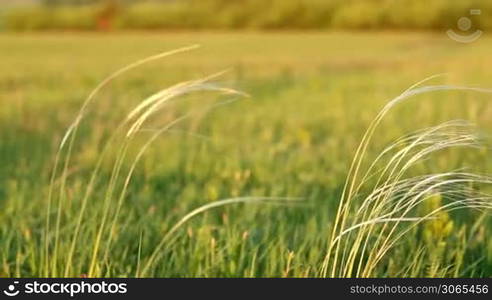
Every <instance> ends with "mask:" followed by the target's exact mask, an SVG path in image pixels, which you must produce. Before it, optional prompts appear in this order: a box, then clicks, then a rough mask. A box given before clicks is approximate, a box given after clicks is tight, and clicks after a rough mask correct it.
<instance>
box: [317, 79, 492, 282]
mask: <svg viewBox="0 0 492 300" xmlns="http://www.w3.org/2000/svg"><path fill="white" fill-rule="evenodd" d="M433 78H434V77H431V78H428V79H426V80H424V81H421V82H419V83H417V84H416V85H414V86H412V87H411V88H410V89H408V90H406V91H405V92H404V93H402V94H401V95H400V96H398V97H396V98H395V99H393V100H391V101H390V102H388V104H386V106H384V107H383V109H382V110H381V111H380V112H379V114H378V115H377V116H376V118H375V119H374V120H373V121H372V122H371V124H370V125H369V127H368V129H367V130H366V132H365V134H364V135H363V137H362V141H361V142H360V144H359V147H358V148H357V151H356V153H355V156H354V159H353V161H352V164H351V167H350V169H349V172H348V175H347V179H346V181H345V186H344V189H343V192H342V196H341V199H340V203H339V206H338V211H337V214H336V217H335V223H334V227H333V231H332V235H331V237H330V242H329V250H328V252H327V255H326V257H325V259H324V261H323V264H322V266H321V276H323V277H326V276H331V277H353V276H355V277H359V276H363V277H369V276H373V275H374V270H375V268H376V266H377V264H378V263H379V262H380V261H381V260H382V258H383V256H384V255H385V254H386V253H387V252H388V251H389V250H390V249H391V248H392V247H393V246H394V245H395V243H396V242H397V241H398V240H399V239H400V238H401V237H402V236H403V235H404V234H405V233H407V232H408V231H409V230H411V228H413V227H415V226H416V225H417V224H420V223H422V222H424V221H426V220H431V219H434V218H436V217H437V216H438V213H439V212H442V211H452V210H455V209H459V208H463V207H470V208H477V209H489V208H492V201H491V200H492V198H491V196H490V195H487V194H483V193H479V192H477V191H475V190H474V189H472V188H469V187H468V186H470V185H478V184H482V185H485V184H490V183H492V179H491V178H490V177H488V176H485V175H477V174H472V173H466V172H461V171H451V172H445V173H436V174H426V175H424V176H417V177H409V178H408V172H409V170H410V169H411V167H412V166H415V165H416V164H417V163H419V162H421V161H423V160H425V159H427V158H428V157H429V156H430V155H431V154H433V153H436V152H438V151H442V150H444V149H449V148H456V147H475V148H477V147H480V146H481V145H482V144H481V141H480V139H479V137H478V136H477V135H476V134H475V132H474V130H473V126H471V124H469V123H467V122H465V121H461V120H457V121H450V122H446V123H443V124H440V125H437V126H435V127H431V128H427V129H423V130H419V131H417V132H415V133H413V134H410V135H407V136H404V137H402V138H400V139H399V140H397V141H396V142H394V143H393V144H391V145H390V146H389V147H387V148H386V149H384V150H383V151H382V152H381V153H380V154H379V155H378V156H377V157H376V159H375V160H374V161H373V162H372V163H371V164H370V165H369V167H368V168H367V169H366V170H365V171H364V169H363V164H364V162H365V158H366V156H367V149H368V146H369V145H370V143H371V141H372V138H373V136H374V134H375V132H376V129H377V128H378V126H379V125H380V123H381V121H382V120H383V118H384V117H385V116H386V115H387V114H388V113H389V112H390V111H391V110H392V109H393V108H394V107H395V106H396V105H397V104H400V103H402V102H404V101H406V100H408V99H410V98H411V97H413V96H417V95H421V94H424V93H428V92H433V91H476V92H486V93H491V92H492V91H490V90H487V89H480V88H470V87H460V86H447V85H441V86H424V87H419V85H421V84H422V83H424V82H425V81H427V80H429V79H433ZM380 164H383V167H381V168H379V169H377V166H378V165H380ZM371 182H374V183H373V184H371ZM457 186H458V189H457ZM371 187H372V188H371ZM369 191H371V192H369ZM368 192H369V193H368ZM367 193H368V194H367ZM435 194H438V195H439V196H440V197H443V198H446V200H448V201H449V203H448V204H445V205H441V206H439V207H438V208H437V209H435V210H433V211H431V212H430V213H428V214H426V215H419V214H416V213H415V211H416V209H417V208H418V207H419V205H421V204H422V203H424V202H425V201H426V200H427V199H429V198H431V197H433V195H435ZM364 195H366V196H364ZM402 224H407V226H403V225H402Z"/></svg>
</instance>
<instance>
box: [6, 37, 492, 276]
mask: <svg viewBox="0 0 492 300" xmlns="http://www.w3.org/2000/svg"><path fill="white" fill-rule="evenodd" d="M195 44H199V45H200V47H198V48H196V49H193V50H189V51H184V52H182V53H177V54H175V55H171V56H168V57H163V58H161V59H157V60H153V61H151V62H149V63H146V64H142V65H141V66H139V67H137V68H134V69H132V70H130V71H129V72H126V73H124V74H122V75H121V76H119V77H118V78H116V79H115V80H113V81H111V82H110V83H109V84H108V85H106V86H105V87H104V88H103V89H102V90H101V91H100V93H98V94H97V95H95V97H94V98H93V100H92V101H91V102H90V103H89V105H88V106H87V110H86V111H85V114H84V117H83V119H81V122H80V125H79V126H78V129H77V132H76V134H72V135H70V136H69V137H68V142H67V143H65V145H64V147H63V148H62V149H61V150H59V149H60V143H61V141H62V140H63V138H64V135H65V133H66V131H67V129H68V128H69V126H70V125H71V124H72V123H73V122H74V120H75V119H76V117H77V114H78V112H79V109H80V107H81V106H82V105H83V103H84V100H85V99H86V98H87V96H88V95H89V93H90V92H91V90H92V89H94V88H95V87H96V86H97V85H98V84H99V83H100V82H102V81H103V80H104V78H106V77H107V76H109V75H110V74H111V73H113V72H114V71H116V70H118V69H120V68H121V67H124V66H126V65H128V64H130V63H132V62H134V61H138V60H139V59H143V58H145V57H149V56H152V55H155V54H158V53H161V52H164V51H170V50H173V49H177V48H180V47H185V46H190V45H195ZM491 47H492V39H491V38H490V37H488V36H486V35H484V36H483V37H482V38H480V39H479V40H478V41H476V42H474V43H471V44H461V43H457V42H455V41H453V40H451V39H449V38H448V37H447V36H446V34H445V33H444V32H442V33H441V32H435V33H412V32H366V33H355V32H330V33H321V32H318V33H317V32H310V33H307V32H295V31H292V32H284V33H279V32H277V33H276V32H271V33H254V32H242V33H207V32H174V33H172V32H171V33H157V32H156V33H141V32H133V33H132V32H127V33H108V34H104V33H99V34H98V33H70V34H68V33H66V34H64V33H42V34H39V33H38V34H30V33H24V34H13V33H10V34H9V33H4V34H1V35H0V55H1V59H0V70H1V72H0V276H2V277H12V276H21V277H27V276H29V277H38V276H71V277H81V276H89V277H96V276H104V277H134V276H137V277H145V276H156V277H194V276H199V277H217V276H219V277H318V276H331V275H334V276H350V275H352V276H354V275H357V276H371V277H395V276H404V277H417V276H419V277H436V276H444V277H460V276H473V277H487V276H491V275H492V240H491V239H490V238H489V236H490V234H491V233H492V232H491V230H492V227H491V225H492V222H491V220H490V218H489V217H488V214H489V213H490V211H488V212H487V210H486V209H485V210H480V209H474V208H463V209H459V210H452V211H450V212H447V211H440V212H439V213H438V214H437V217H435V218H430V219H427V220H423V221H422V222H420V223H419V224H418V226H415V227H413V228H410V229H409V230H408V231H406V232H405V233H404V234H402V236H401V238H399V239H398V241H397V242H396V243H395V244H394V245H392V247H391V248H390V249H388V251H387V252H386V253H385V255H384V256H382V257H381V258H380V259H379V260H378V261H377V264H375V265H374V266H373V267H371V268H369V269H368V270H367V272H358V271H356V270H355V269H354V270H353V271H352V270H350V269H349V270H348V271H346V272H345V271H344V272H338V271H337V272H335V273H331V271H330V272H324V270H323V264H324V262H326V259H325V258H326V257H327V253H328V251H329V250H330V245H331V242H330V241H333V239H334V236H333V233H332V232H333V229H334V228H333V227H334V224H335V220H336V218H337V209H338V205H339V203H340V199H341V197H342V191H343V188H344V183H345V180H346V178H347V176H348V175H349V170H350V165H351V162H352V159H353V158H354V156H355V155H356V151H357V147H358V145H359V143H360V141H361V139H362V138H363V135H364V132H365V130H366V129H367V128H368V126H369V125H370V123H371V121H372V120H373V119H374V118H375V117H376V115H377V114H378V112H379V111H380V110H381V109H382V108H383V106H384V105H385V104H386V103H388V101H390V100H391V99H393V98H395V97H397V96H398V95H400V94H401V93H402V92H403V91H405V90H406V89H407V88H409V87H410V86H412V85H413V84H415V83H417V82H418V81H420V80H422V79H425V78H427V77H429V76H431V75H435V74H442V75H441V76H439V77H437V78H434V79H431V80H430V81H428V82H425V83H423V85H442V84H446V85H457V86H472V87H484V88H487V87H491V86H492V82H491V80H490V79H491V78H492V77H491V75H492V60H491V59H490V49H491ZM222 71H225V72H223V73H222ZM209 76H212V77H210V78H209V84H210V85H208V83H207V84H205V89H206V90H202V89H201V88H200V89H197V90H196V91H194V90H191V92H189V93H188V92H186V93H184V94H183V95H181V94H179V95H178V97H176V98H175V99H173V100H172V101H169V102H167V103H166V104H165V105H163V106H162V107H159V109H158V110H157V111H156V112H155V113H153V114H152V115H151V116H149V118H148V119H146V120H145V123H144V124H142V126H140V127H139V130H138V131H137V132H136V133H135V134H133V135H131V139H129V138H128V136H129V134H128V133H127V132H126V131H125V130H127V129H125V128H123V129H122V128H121V127H120V126H121V125H120V124H122V123H121V122H122V121H124V120H125V119H126V118H127V116H128V114H129V113H130V112H131V111H132V110H133V109H134V108H135V107H136V106H137V105H139V103H142V101H144V99H146V98H148V97H149V96H151V95H153V94H154V93H156V92H159V91H161V90H162V89H164V88H167V87H169V86H172V85H175V84H178V83H180V82H184V81H188V80H200V79H203V78H207V77H209ZM226 89H234V90H237V91H241V92H244V94H241V93H236V92H231V91H230V90H226ZM490 100H491V95H490V94H487V93H481V92H476V91H462V90H442V91H431V92H428V93H423V94H421V95H416V96H414V97H412V98H411V99H409V100H408V101H404V102H402V103H399V104H398V105H397V106H395V108H394V109H392V110H391V111H390V112H389V113H388V115H387V116H385V118H384V119H383V120H382V122H381V124H380V125H379V127H377V128H376V130H375V131H374V135H373V138H372V140H371V142H370V143H369V144H368V146H367V151H366V153H365V154H364V157H365V160H364V162H363V167H367V165H368V164H369V165H370V162H371V161H372V160H374V159H375V158H376V157H377V156H378V154H380V153H381V151H383V149H384V148H385V147H386V146H387V145H389V144H390V143H392V142H394V141H395V140H397V139H398V138H400V137H402V136H405V135H407V134H409V133H411V132H415V131H417V130H421V129H423V128H429V127H431V126H436V125H438V124H440V123H443V122H447V121H449V120H458V119H459V120H469V121H470V122H472V123H474V124H475V125H476V127H477V129H476V130H477V132H478V133H479V136H480V137H481V138H482V139H483V140H484V143H485V145H487V142H488V140H489V138H488V137H489V135H490V133H491V132H492V131H491V130H492V122H491V116H492V103H491V102H490ZM183 116H185V118H183ZM175 120H179V121H175ZM162 128H165V130H163V131H162V132H159V131H160V130H161V129H162ZM156 133H161V134H159V135H158V136H157V135H155V134H156ZM153 137H155V138H154V139H153V142H152V143H151V144H149V146H148V147H147V148H145V150H146V151H145V152H144V153H141V152H140V151H141V150H142V149H143V147H144V145H146V143H147V141H149V139H151V138H153ZM72 138H73V140H72ZM59 151H60V153H61V154H59V155H58V156H57V153H58V152H59ZM68 151H70V153H71V155H70V157H69V159H66V158H67V157H68V156H66V154H67V152H68ZM140 154H142V155H140ZM57 158H58V165H57V166H58V167H57V169H56V173H54V175H53V168H54V165H55V163H56V161H57ZM386 163H388V161H386ZM383 166H384V164H383ZM491 167H492V160H491V159H490V151H489V150H488V149H487V147H474V148H466V147H460V144H458V147H456V148H455V147H452V148H450V149H447V148H445V149H443V150H442V151H437V152H436V153H432V155H430V156H429V157H426V159H423V160H421V161H419V162H417V163H415V165H414V166H413V167H412V168H411V169H409V171H408V174H407V175H409V176H410V175H412V176H419V175H423V174H431V173H436V172H450V171H455V170H462V168H466V170H467V171H469V172H473V173H477V174H487V173H490V170H491ZM96 169H97V172H96V173H95V171H94V170H96ZM94 174H97V176H95V177H94ZM127 174H131V176H130V177H127ZM127 179H128V180H127ZM369 181H370V179H369ZM456 186H457V185H456ZM470 186H471V188H472V189H480V191H482V192H487V191H490V184H489V187H487V185H486V184H485V185H480V186H478V185H477V186H475V184H473V183H470ZM452 187H453V188H454V187H455V185H452ZM88 191H89V192H88ZM370 191H371V190H370V188H369V187H367V188H366V186H365V185H362V187H361V189H360V194H361V195H362V197H364V196H365V195H367V193H370ZM429 193H435V194H433V195H432V196H430V197H428V199H426V200H425V199H424V200H423V201H422V203H420V204H419V205H418V207H417V208H416V211H417V212H423V211H429V210H432V209H433V208H435V207H436V206H439V205H444V203H445V201H446V199H444V198H445V197H441V196H440V194H439V193H440V192H439V191H435V190H430V191H429ZM243 197H252V198H247V199H245V198H243ZM254 197H259V198H254ZM264 197H268V198H266V200H267V201H249V200H248V199H250V200H254V199H265V198H264ZM441 198H442V199H441ZM223 199H236V200H237V199H239V200H241V199H244V200H245V201H242V200H241V201H237V202H238V203H230V204H229V203H226V204H227V205H223V206H220V207H211V208H208V207H209V206H210V205H213V203H220V202H217V201H221V200H223ZM269 199H270V200H276V201H269ZM284 200H285V201H284ZM357 201H359V199H358V198H357V199H355V198H354V203H357ZM231 202H234V201H231ZM354 205H355V204H354ZM204 206H205V207H206V208H207V209H206V210H204V211H203V212H202V211H196V212H197V214H196V215H193V217H192V218H189V219H188V218H185V219H182V218H183V217H185V216H186V215H187V214H188V213H190V212H192V211H193V210H195V209H198V208H200V207H204ZM348 214H349V217H350V216H351V217H353V218H356V217H357V216H356V215H353V214H355V212H353V211H352V210H351V211H350V212H349V213H348ZM189 216H191V215H189ZM378 222H379V221H378ZM176 224H178V225H179V226H178V227H173V226H175V225H176ZM371 226H373V225H371ZM374 226H375V228H376V227H377V226H386V225H385V223H384V222H382V223H381V224H374ZM398 226H403V227H398V230H402V228H406V227H404V226H408V224H407V223H405V224H401V225H398ZM377 228H380V227H377ZM374 230H376V229H374ZM378 230H379V229H378ZM374 232H376V231H374ZM402 232H403V231H402ZM366 236H367V240H366V241H367V243H368V245H369V246H370V245H374V247H375V249H376V250H377V248H378V243H377V242H374V243H373V244H371V243H372V240H373V239H376V238H377V234H375V233H374V234H373V232H372V231H371V230H369V231H368V233H367V235H366ZM352 238H355V237H352ZM355 240H356V241H357V238H355ZM343 245H345V246H343ZM347 245H350V243H347V244H342V246H343V247H345V249H346V250H347V247H349V246H347ZM343 247H342V248H341V250H340V251H342V250H343V249H344V248H343ZM369 248H370V247H369ZM369 248H368V249H366V250H367V251H369ZM348 249H349V248H348ZM349 250H350V249H349ZM349 250H348V251H349ZM366 250H361V251H360V252H357V253H354V254H353V255H354V256H353V257H352V256H350V255H349V254H347V255H348V257H349V258H352V259H355V260H356V261H360V263H361V264H364V263H366V260H365V258H364V255H365V254H364V253H366V252H367V251H366ZM340 253H342V252H340ZM344 253H345V252H344ZM346 253H349V252H346ZM330 255H331V254H330ZM340 257H341V256H340ZM367 257H368V260H369V261H370V260H371V256H370V255H369V256H367ZM372 259H374V257H372ZM348 261H349V260H345V259H343V258H342V259H341V260H340V262H341V264H344V262H346V263H348ZM332 263H333V261H332ZM335 265H336V264H335ZM355 266H357V264H355ZM334 268H337V267H334ZM330 270H331V269H330ZM356 272H357V273H356Z"/></svg>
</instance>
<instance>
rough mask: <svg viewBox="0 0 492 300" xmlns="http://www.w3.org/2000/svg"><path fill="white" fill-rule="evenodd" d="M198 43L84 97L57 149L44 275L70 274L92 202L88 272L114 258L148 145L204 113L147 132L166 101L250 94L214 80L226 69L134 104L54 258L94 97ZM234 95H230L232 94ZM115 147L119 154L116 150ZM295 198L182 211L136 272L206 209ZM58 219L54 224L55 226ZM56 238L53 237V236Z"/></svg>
mask: <svg viewBox="0 0 492 300" xmlns="http://www.w3.org/2000/svg"><path fill="white" fill-rule="evenodd" d="M197 47H198V46H191V47H185V48H181V49H177V50H173V51H169V52H164V53H161V54H158V55H155V56H151V57H148V58H145V59H142V60H139V61H137V62H135V63H132V64H130V65H128V66H125V67H123V68H122V69H120V70H118V71H116V72H114V73H113V74H111V75H110V76H109V77H107V78H106V79H104V80H103V81H102V82H101V83H100V84H99V85H98V86H97V87H96V88H95V89H94V90H93V91H92V92H91V93H90V94H89V96H88V97H87V99H86V100H85V101H84V103H83V105H82V107H81V109H80V111H79V113H78V115H77V116H76V118H75V121H74V122H73V123H72V124H71V125H70V126H69V128H68V130H67V131H66V133H65V135H64V136H63V138H62V140H61V143H60V146H59V149H58V152H57V154H56V157H55V165H54V170H53V173H52V177H51V184H50V188H49V194H48V206H47V217H46V228H45V237H46V239H45V241H46V242H45V245H44V256H43V257H44V267H43V270H44V271H43V274H44V276H47V277H48V276H71V275H72V269H71V268H72V266H73V262H74V256H75V253H76V249H78V247H79V246H80V244H81V241H80V235H81V234H82V232H83V231H84V229H86V227H85V224H84V221H85V220H86V218H87V209H88V203H89V202H90V201H102V203H103V206H102V207H103V211H102V213H101V218H100V219H99V220H98V221H99V223H98V224H97V228H96V230H95V231H96V233H95V238H94V241H93V245H92V249H91V250H90V252H91V254H90V258H89V260H90V262H89V263H88V271H87V276H89V277H92V276H101V273H102V271H101V265H102V264H108V261H109V260H110V252H111V247H112V242H113V241H114V240H115V239H116V238H117V237H116V236H115V235H116V234H115V232H116V230H115V228H116V226H117V222H118V218H119V216H120V210H121V208H122V205H123V203H124V200H125V198H126V197H127V196H128V188H129V186H130V184H131V181H132V178H133V175H134V172H135V170H136V168H137V165H138V163H139V161H140V160H141V159H142V157H143V156H144V154H145V152H146V151H147V150H148V148H149V147H150V146H151V145H152V144H153V142H155V141H156V140H157V139H158V137H160V136H162V135H163V134H164V133H166V132H168V131H169V130H171V129H172V128H173V127H174V126H176V125H177V124H179V123H181V122H183V121H184V120H186V119H189V118H190V117H192V116H193V115H195V114H197V113H199V112H202V111H203V110H199V111H189V112H187V113H185V114H183V115H181V116H179V117H177V118H175V119H173V120H171V121H169V122H167V123H165V124H163V125H160V126H159V127H158V128H157V129H153V130H146V129H145V128H144V126H145V125H146V124H147V123H149V120H150V119H151V118H152V117H153V116H155V115H157V114H158V113H159V112H161V111H162V110H163V109H164V108H165V107H166V105H167V104H168V103H170V102H171V101H174V100H177V99H179V98H180V97H182V96H185V95H189V94H195V93H198V92H200V93H202V92H206V91H208V92H216V93H218V94H221V95H226V96H228V97H229V99H227V100H224V101H219V102H216V103H214V104H211V105H208V106H207V107H206V108H205V110H212V109H215V108H217V107H220V106H223V105H226V104H229V103H231V102H234V101H236V100H237V98H238V97H244V96H246V95H245V94H244V93H241V92H239V91H236V90H234V89H230V88H225V87H222V86H220V85H218V84H215V83H213V82H211V81H212V80H213V79H215V78H216V77H218V76H220V75H222V74H223V73H224V72H220V73H217V74H214V75H211V76H209V77H206V78H202V79H197V80H191V81H186V82H181V83H178V84H175V85H173V86H171V87H167V88H165V89H163V90H160V91H158V92H157V93H155V94H153V95H151V96H150V97H148V98H146V99H144V100H143V101H141V102H140V103H139V104H137V105H136V106H135V107H133V108H131V109H130V110H129V111H128V113H127V115H126V117H125V118H124V119H123V120H122V121H121V122H120V124H119V125H118V126H117V127H116V128H115V129H114V130H113V131H112V133H111V135H110V136H109V138H108V139H107V142H106V143H105V145H104V146H103V149H102V151H101V152H100V154H99V155H98V158H97V161H96V163H95V167H94V169H93V171H92V173H91V175H90V179H89V181H88V183H87V186H86V188H85V194H84V195H83V196H82V199H81V204H80V210H79V211H78V214H77V215H76V224H75V228H74V230H73V232H71V233H70V236H69V240H70V247H69V251H68V252H67V253H64V255H63V257H64V261H63V265H65V267H64V268H63V269H61V267H60V266H61V265H62V263H61V262H60V261H59V260H57V259H56V258H57V257H59V256H60V253H59V249H60V243H61V242H60V239H61V238H60V236H61V227H62V221H61V220H62V215H63V210H64V207H65V206H64V205H65V204H64V203H65V202H66V199H67V197H66V188H67V177H68V175H69V165H70V163H71V160H72V152H73V148H74V144H75V141H76V137H77V132H78V130H79V127H80V124H81V121H82V120H83V119H84V117H85V116H86V114H87V113H88V111H89V106H90V105H91V104H92V103H93V102H94V101H95V100H96V98H97V96H98V94H99V92H100V91H101V90H102V89H103V88H104V87H106V86H107V85H108V84H109V83H111V82H112V81H113V80H115V79H117V78H118V77H120V76H121V75H123V74H125V73H126V72H128V71H131V70H133V69H134V68H137V67H139V66H141V65H143V64H146V63H150V62H153V61H155V60H157V59H161V58H163V57H167V56H169V55H173V54H177V53H181V52H186V51H189V50H192V49H195V48H197ZM231 97H232V98H231ZM140 132H151V133H152V134H151V135H150V137H148V138H147V140H146V141H144V142H143V144H141V145H139V150H138V151H137V153H136V155H130V154H129V152H130V151H129V150H130V146H131V145H132V143H135V138H136V136H137V135H138V133H140ZM115 150H116V155H114V151H115ZM105 159H111V160H112V161H113V162H114V163H113V166H112V168H111V172H110V176H109V179H104V180H107V181H104V180H102V179H101V175H102V168H103V163H104V161H105ZM125 162H126V163H128V162H129V163H130V164H129V166H130V167H129V168H128V169H124V168H123V164H124V163H125ZM100 181H103V184H104V189H105V192H104V193H103V195H104V197H103V198H102V199H101V198H100V197H97V199H95V198H96V197H95V189H96V185H97V184H98V183H100ZM296 200H299V199H296V198H279V197H239V198H231V199H224V200H219V201H216V202H213V203H208V204H205V205H203V206H201V207H198V208H196V209H194V210H192V211H191V212H190V213H188V214H186V215H184V216H183V217H182V218H181V219H180V220H178V222H177V223H176V224H175V225H174V226H170V227H169V228H170V229H169V230H168V232H167V233H165V234H164V235H163V236H162V238H161V240H160V242H159V243H158V244H157V245H156V247H155V249H154V251H153V252H152V254H151V255H150V257H149V258H148V259H147V261H144V262H142V265H143V268H142V270H137V272H136V274H135V275H136V276H145V275H148V272H149V270H150V268H151V267H152V266H153V265H154V264H155V263H156V262H157V260H158V259H159V258H160V257H161V256H162V254H163V252H165V251H166V249H167V246H169V245H170V244H171V243H172V242H173V240H174V239H173V235H174V234H175V233H176V232H177V230H178V229H179V228H180V227H182V226H183V225H184V224H185V223H186V222H187V221H189V220H190V219H191V218H193V217H195V216H197V215H199V214H201V213H204V212H206V211H208V210H210V209H213V208H216V207H222V206H225V205H230V204H236V203H256V202H264V203H274V204H278V203H285V202H286V201H296ZM54 201H56V217H55V220H54V222H53V220H52V219H53V218H52V206H53V204H54ZM53 223H54V224H53ZM52 237H53V238H52Z"/></svg>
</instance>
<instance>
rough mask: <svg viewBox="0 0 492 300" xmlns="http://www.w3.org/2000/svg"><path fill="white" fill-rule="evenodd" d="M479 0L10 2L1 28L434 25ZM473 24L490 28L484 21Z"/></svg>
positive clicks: (489, 9) (442, 25)
mask: <svg viewBox="0 0 492 300" xmlns="http://www.w3.org/2000/svg"><path fill="white" fill-rule="evenodd" d="M477 7H479V8H480V9H481V10H482V12H483V13H484V14H490V13H492V3H491V2H490V1H486V0H460V1H446V0H427V1H426V0H271V1H263V0H149V1H139V0H10V1H2V2H1V3H0V8H1V10H2V12H1V23H0V28H1V29H2V30H6V31H9V30H13V31H29V30H87V31H89V30H99V31H105V30H124V29H126V30H179V29H194V30H198V29H201V30H204V29H208V30H210V29H221V30H245V29H246V30H289V29H296V30H307V29H317V30H327V29H358V30H376V29H386V30H387V29H398V30H442V29H447V28H449V27H450V26H453V25H455V22H456V21H455V20H457V19H458V18H460V17H462V16H463V14H464V12H467V11H469V10H470V9H474V8H477ZM474 25H475V26H477V27H480V28H482V29H488V28H491V27H492V18H486V17H484V18H479V19H478V20H476V21H475V22H474Z"/></svg>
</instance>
